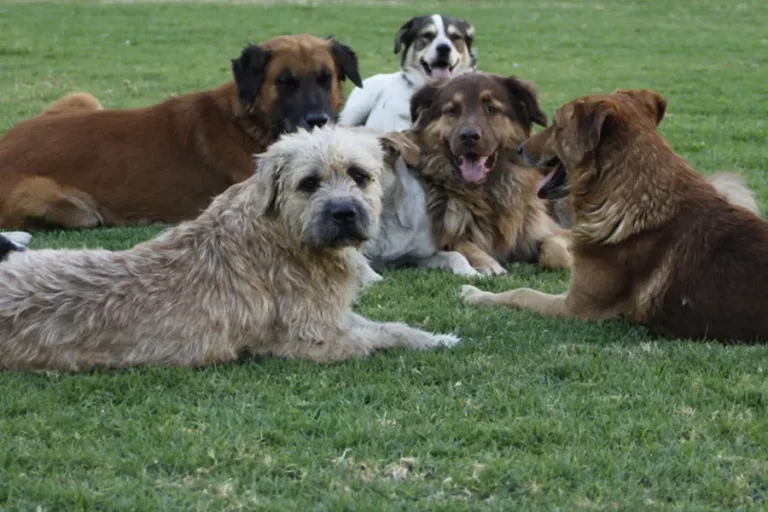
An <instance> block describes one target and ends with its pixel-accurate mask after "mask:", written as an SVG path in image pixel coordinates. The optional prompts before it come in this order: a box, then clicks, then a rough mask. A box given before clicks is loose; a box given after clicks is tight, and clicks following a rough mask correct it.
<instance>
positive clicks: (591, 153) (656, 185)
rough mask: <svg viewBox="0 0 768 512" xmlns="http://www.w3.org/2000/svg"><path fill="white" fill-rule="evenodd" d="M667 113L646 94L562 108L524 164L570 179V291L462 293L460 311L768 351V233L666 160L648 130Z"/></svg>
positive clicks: (529, 146) (675, 161)
mask: <svg viewBox="0 0 768 512" xmlns="http://www.w3.org/2000/svg"><path fill="white" fill-rule="evenodd" d="M665 109H666V101H665V100H664V98H663V97H661V96H660V95H659V94H657V93H655V92H653V91H648V90H637V91H626V90H625V91H616V92H615V93H613V94H610V95H600V96H587V97H584V98H580V99H577V100H574V101H572V102H570V103H567V104H566V105H564V106H562V107H561V108H560V109H559V110H558V111H557V114H556V116H555V120H554V124H553V125H552V126H551V127H549V128H548V129H547V130H545V131H544V132H542V133H540V134H538V135H536V136H534V137H532V138H531V139H530V140H529V141H528V142H526V143H525V144H524V146H523V149H522V152H523V155H524V157H525V158H526V160H527V161H529V162H531V163H533V162H539V164H540V165H559V164H563V165H564V168H565V169H566V170H567V177H568V178H567V183H568V185H567V187H568V189H569V194H570V195H569V197H570V202H571V209H572V211H573V221H574V226H573V232H572V233H573V257H574V265H573V271H572V276H571V282H570V286H569V288H568V291H567V292H566V293H565V294H562V295H557V296H554V295H548V294H544V293H541V292H538V291H534V290H530V289H518V290H512V291H508V292H504V293H500V294H492V293H486V292H482V291H480V290H478V289H477V288H473V287H465V288H464V289H463V290H462V294H463V297H464V301H465V302H466V303H468V304H474V305H493V304H496V305H504V306H508V307H518V308H523V309H528V310H532V311H536V312H538V313H541V314H544V315H549V316H559V317H579V318H618V317H623V318H626V319H628V320H629V321H632V322H635V323H638V324H641V325H645V326H647V327H649V328H650V329H651V330H652V331H654V332H656V333H658V334H661V335H664V336H668V337H677V338H693V339H715V340H721V341H745V342H753V341H758V340H760V341H765V340H768V316H766V314H765V312H766V302H765V290H767V289H768V223H766V222H765V221H763V220H762V219H760V218H759V217H758V216H756V215H755V214H754V213H753V212H750V211H748V210H747V209H746V208H743V207H741V206H738V205H733V204H731V203H729V202H728V201H727V200H726V197H725V195H723V194H721V193H720V192H718V190H716V189H715V187H714V186H713V185H712V183H711V182H710V181H708V180H707V179H705V178H704V177H703V176H701V175H700V174H699V173H697V172H696V171H695V170H693V169H692V168H691V166H690V165H689V164H688V163H687V162H686V161H685V160H684V159H683V158H681V157H680V156H678V155H677V154H676V153H675V151H674V150H673V149H672V148H671V147H670V146H669V144H667V142H666V141H665V140H664V139H663V138H662V137H661V136H660V135H659V133H658V131H657V129H656V125H657V123H658V122H660V121H661V119H662V118H663V116H664V112H665ZM733 183H735V182H732V184H733ZM743 192H744V191H743V190H742V191H741V193H740V194H739V195H744V194H743Z"/></svg>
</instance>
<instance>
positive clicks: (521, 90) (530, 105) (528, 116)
mask: <svg viewBox="0 0 768 512" xmlns="http://www.w3.org/2000/svg"><path fill="white" fill-rule="evenodd" d="M503 81H504V86H505V87H506V88H507V91H509V96H510V99H511V101H512V105H513V107H514V109H515V113H516V114H517V115H519V116H521V119H520V120H521V121H523V122H524V123H525V125H526V128H528V129H531V128H533V126H532V124H533V123H536V124H538V125H540V126H545V127H546V126H547V115H546V114H545V113H544V112H543V111H542V110H541V107H540V106H539V100H538V98H537V95H536V86H535V85H534V84H533V83H531V82H527V81H525V80H520V79H519V78H517V77H515V76H508V77H506V78H504V79H503Z"/></svg>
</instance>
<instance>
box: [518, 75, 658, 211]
mask: <svg viewBox="0 0 768 512" xmlns="http://www.w3.org/2000/svg"><path fill="white" fill-rule="evenodd" d="M666 110H667V100H666V99H664V98H663V97H662V96H661V95H660V94H658V93H656V92H654V91H650V90H647V89H617V90H615V91H614V92H613V93H611V94H602V95H594V96H584V97H582V98H578V99H576V100H573V101H571V102H569V103H566V104H565V105H563V106H562V107H560V108H559V109H558V110H557V113H556V114H555V118H554V120H553V122H552V125H551V126H549V127H548V128H547V129H546V130H544V131H542V132H540V133H537V134H536V135H534V136H533V137H531V138H529V139H528V140H526V141H525V142H524V143H522V144H521V145H520V146H519V147H518V153H520V155H521V156H522V157H523V161H524V162H525V163H526V164H527V165H531V166H534V167H539V168H546V169H549V172H548V174H547V175H546V177H545V178H544V179H543V180H542V182H541V184H540V185H539V191H538V195H539V197H541V198H543V199H559V198H562V197H565V196H567V195H568V193H569V188H570V183H571V182H573V181H574V180H579V181H581V179H582V178H583V177H584V176H585V175H586V174H590V175H591V174H593V173H595V172H597V170H596V169H594V166H593V165H592V163H593V162H594V161H595V159H597V158H598V157H599V155H600V154H601V152H603V153H606V152H607V151H611V150H615V149H616V148H617V147H620V146H621V144H622V141H623V140H624V137H625V136H626V135H627V134H628V133H629V132H631V131H637V130H656V127H657V126H658V124H659V123H660V122H661V120H662V119H664V114H665V112H666ZM592 177H594V178H599V176H597V175H594V176H592ZM589 179H590V176H587V180H589Z"/></svg>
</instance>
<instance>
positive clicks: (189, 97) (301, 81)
mask: <svg viewBox="0 0 768 512" xmlns="http://www.w3.org/2000/svg"><path fill="white" fill-rule="evenodd" d="M232 73H233V76H234V80H233V81H230V82H228V83H225V84H224V85H221V86H220V87H217V88H214V89H211V90H208V91H203V92H195V93H191V94H185V95H182V96H178V97H172V98H169V99H168V100H166V101H164V102H162V103H159V104H157V105H154V106H151V107H147V108H139V109H124V110H104V109H103V108H102V106H101V104H100V103H99V101H98V100H97V99H96V98H94V97H93V96H92V95H90V94H88V93H75V94H73V95H70V96H67V97H65V98H62V99H61V100H59V101H57V102H56V103H54V104H53V105H52V106H51V107H50V108H49V109H48V110H46V111H45V112H44V113H43V114H42V115H39V116H36V117H33V118H31V119H28V120H25V121H22V122H20V123H19V124H17V125H16V126H14V127H13V128H11V129H10V130H8V131H7V132H6V133H5V134H4V136H3V137H2V139H0V181H2V183H3V187H2V188H1V189H0V228H16V229H40V228H50V227H53V228H92V227H97V226H112V225H123V226H125V225H138V224H147V223H151V222H179V221H182V220H189V219H193V218H195V217H196V216H197V215H198V214H199V213H200V212H201V211H202V210H204V209H205V207H206V206H208V204H209V203H210V201H211V200H212V198H213V197H214V196H216V195H217V194H219V193H221V192H223V191H224V190H225V189H227V188H228V187H229V186H231V185H232V184H234V183H238V182H240V181H243V180H244V179H246V178H248V177H249V176H251V175H252V174H253V155H254V154H255V153H261V152H263V151H264V150H265V149H266V148H267V146H268V145H269V144H270V143H272V142H274V141H275V140H276V139H277V138H278V137H279V136H280V135H281V134H282V133H286V132H293V131H295V130H296V129H297V128H306V129H312V128H314V127H318V126H322V125H324V124H326V123H327V122H329V121H333V120H334V119H335V118H336V116H337V113H338V111H339V110H340V109H341V105H342V103H343V88H342V83H343V81H344V80H346V79H347V78H349V79H350V80H351V81H352V82H354V83H355V84H356V85H361V83H362V82H361V80H360V75H359V72H358V65H357V58H356V56H355V53H354V52H353V51H352V50H351V49H350V48H349V47H347V46H345V45H343V44H341V43H339V42H338V41H336V40H334V39H332V38H328V39H321V38H317V37H313V36H309V35H296V36H280V37H276V38H273V39H270V40H269V41H267V42H265V43H263V44H260V45H258V46H256V45H249V46H248V47H246V48H245V49H244V50H243V51H242V54H241V55H240V57H239V58H237V59H235V60H233V61H232Z"/></svg>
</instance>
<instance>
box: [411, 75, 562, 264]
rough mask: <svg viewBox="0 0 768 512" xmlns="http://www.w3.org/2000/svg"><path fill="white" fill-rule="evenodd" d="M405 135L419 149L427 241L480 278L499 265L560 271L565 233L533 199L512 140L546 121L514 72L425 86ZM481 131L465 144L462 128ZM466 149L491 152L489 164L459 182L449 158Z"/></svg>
mask: <svg viewBox="0 0 768 512" xmlns="http://www.w3.org/2000/svg"><path fill="white" fill-rule="evenodd" d="M411 113H412V118H413V119H414V121H415V124H414V127H413V129H412V132H411V136H412V137H413V139H414V141H415V142H416V143H417V144H418V146H419V149H420V151H421V165H420V173H421V176H422V181H423V184H424V187H425V190H426V194H427V209H428V211H429V215H430V216H431V219H432V225H433V229H434V232H435V240H436V243H437V245H438V248H440V249H441V250H448V251H458V252H459V253H461V254H463V255H464V256H466V257H467V259H468V260H469V262H470V264H472V266H473V267H475V268H476V269H477V270H479V271H480V272H482V273H484V274H486V275H495V274H503V273H505V270H504V268H503V267H502V263H505V262H508V261H538V262H539V264H540V265H541V266H542V267H544V268H567V267H569V266H570V263H571V258H570V255H569V253H568V250H567V247H566V238H565V237H566V231H565V230H563V229H561V228H559V227H558V226H557V224H556V223H555V222H554V221H553V219H552V218H551V217H550V216H548V214H547V210H546V208H547V206H546V204H545V202H544V201H541V200H540V199H538V198H537V197H536V188H537V185H538V183H539V181H540V179H541V174H540V172H539V171H538V170H536V169H533V168H530V167H526V166H524V165H522V162H521V160H520V158H519V156H518V155H517V154H516V147H517V145H518V144H519V143H520V142H522V141H523V140H524V139H526V138H527V137H528V136H529V135H530V133H531V130H532V127H533V123H534V122H535V123H538V124H541V125H542V126H545V125H546V122H547V120H546V116H545V115H544V113H543V112H542V111H541V109H540V108H539V105H538V103H537V100H536V95H535V91H534V89H533V87H532V86H531V85H530V84H527V83H525V82H522V81H520V80H518V79H516V78H515V77H508V78H503V77H500V76H496V75H488V74H483V73H472V74H466V75H462V76H459V77H456V78H453V79H451V80H448V81H446V82H443V83H441V84H435V85H429V86H426V87H425V88H423V89H421V90H420V91H419V92H417V93H416V94H415V95H414V98H413V100H412V108H411ZM466 129H473V130H478V131H479V132H481V135H480V137H479V139H478V140H477V141H476V142H474V143H470V145H469V146H468V145H467V144H465V143H463V142H462V140H464V139H462V138H461V133H462V130H466ZM466 151H470V152H471V153H477V154H480V155H489V154H493V153H494V151H496V155H497V157H496V163H495V167H494V168H493V170H491V171H490V172H488V173H487V175H486V177H485V178H484V181H482V182H480V183H475V182H471V183H470V182H467V181H466V180H465V179H464V178H463V176H462V173H461V172H460V170H459V168H458V166H457V164H456V163H455V158H456V155H459V154H464V153H465V152H466Z"/></svg>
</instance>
